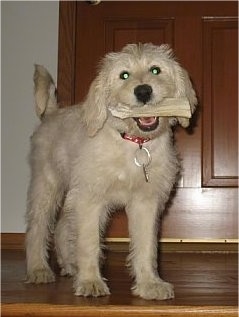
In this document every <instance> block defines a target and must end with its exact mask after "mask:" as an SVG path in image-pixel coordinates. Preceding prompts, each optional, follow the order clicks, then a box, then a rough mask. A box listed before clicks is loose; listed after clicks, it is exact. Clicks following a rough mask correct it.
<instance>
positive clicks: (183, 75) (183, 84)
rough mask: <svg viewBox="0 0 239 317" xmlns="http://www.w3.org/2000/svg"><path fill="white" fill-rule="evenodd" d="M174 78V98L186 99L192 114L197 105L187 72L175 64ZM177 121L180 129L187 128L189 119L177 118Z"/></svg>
mask: <svg viewBox="0 0 239 317" xmlns="http://www.w3.org/2000/svg"><path fill="white" fill-rule="evenodd" d="M175 78H176V95H175V97H176V98H177V97H179V98H180V97H183V98H185V97H186V98H187V99H188V101H189V103H190V107H191V111H192V114H193V112H194V111H195V109H196V105H197V97H196V93H195V91H194V89H193V86H192V83H191V80H190V78H189V75H188V73H187V71H186V70H185V69H183V68H182V67H181V66H180V65H179V64H178V63H177V62H176V63H175ZM177 120H178V122H179V124H180V125H181V126H182V127H184V128H187V127H188V126H189V119H187V118H182V117H178V118H177Z"/></svg>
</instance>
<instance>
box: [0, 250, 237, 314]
mask: <svg viewBox="0 0 239 317" xmlns="http://www.w3.org/2000/svg"><path fill="white" fill-rule="evenodd" d="M126 256H127V253H126V252H113V251H110V252H108V254H107V260H106V263H105V265H104V268H103V274H104V276H105V277H106V278H107V279H108V285H109V287H110V289H111V295H110V296H107V297H102V298H82V297H76V296H74V295H73V292H72V279H70V278H65V277H60V276H57V279H56V283H52V284H47V285H31V284H25V283H24V277H25V259H24V252H23V251H21V250H3V251H2V316H84V317H87V316H184V317H185V316H215V317H216V316H217V317H219V316H237V285H238V284H237V254H235V253H163V254H161V255H160V263H161V266H160V273H161V277H162V278H163V279H165V280H166V281H169V282H171V283H173V284H174V286H175V299H173V300H167V301H146V300H143V299H140V298H137V297H134V296H132V295H131V292H130V287H131V279H130V277H129V274H128V272H127V269H126V267H125V259H126ZM52 263H53V261H52ZM53 265H54V267H55V269H56V270H57V267H56V265H55V264H54V263H53Z"/></svg>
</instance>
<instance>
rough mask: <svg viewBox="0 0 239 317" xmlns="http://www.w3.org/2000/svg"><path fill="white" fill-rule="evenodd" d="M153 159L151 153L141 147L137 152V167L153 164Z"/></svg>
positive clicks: (135, 160) (135, 159)
mask: <svg viewBox="0 0 239 317" xmlns="http://www.w3.org/2000/svg"><path fill="white" fill-rule="evenodd" d="M151 160H152V158H151V155H150V153H149V150H148V149H146V148H145V147H144V146H141V147H140V148H139V149H137V150H136V152H135V158H134V162H135V164H136V165H137V166H139V167H141V166H148V165H149V164H150V162H151Z"/></svg>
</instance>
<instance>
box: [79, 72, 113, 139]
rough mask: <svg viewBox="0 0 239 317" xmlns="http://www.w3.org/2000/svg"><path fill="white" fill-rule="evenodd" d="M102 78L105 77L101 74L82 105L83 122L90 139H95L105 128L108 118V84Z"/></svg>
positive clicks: (93, 83)
mask: <svg viewBox="0 0 239 317" xmlns="http://www.w3.org/2000/svg"><path fill="white" fill-rule="evenodd" d="M102 77H103V75H102V74H99V75H98V76H97V77H96V79H95V80H94V81H93V82H92V84H91V86H90V89H89V92H88V95H87V97H86V100H85V102H84V103H83V105H82V108H83V114H82V120H83V122H84V123H85V125H86V129H87V133H88V135H89V136H90V137H93V136H94V135H95V134H96V133H97V132H98V130H100V129H101V128H102V127H103V125H104V123H105V120H106V118H107V109H106V106H107V98H106V88H105V85H106V83H105V81H104V79H103V78H102Z"/></svg>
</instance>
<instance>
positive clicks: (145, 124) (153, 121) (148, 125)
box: [134, 117, 159, 132]
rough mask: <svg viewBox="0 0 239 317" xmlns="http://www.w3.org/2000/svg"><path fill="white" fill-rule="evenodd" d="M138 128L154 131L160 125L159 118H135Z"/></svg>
mask: <svg viewBox="0 0 239 317" xmlns="http://www.w3.org/2000/svg"><path fill="white" fill-rule="evenodd" d="M134 120H135V121H136V123H137V125H138V127H139V128H140V130H142V131H146V132H147V131H153V130H155V129H156V128H157V127H158V125H159V117H140V118H134Z"/></svg>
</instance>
